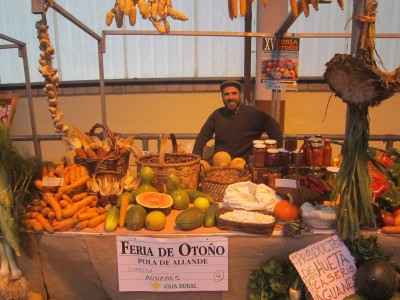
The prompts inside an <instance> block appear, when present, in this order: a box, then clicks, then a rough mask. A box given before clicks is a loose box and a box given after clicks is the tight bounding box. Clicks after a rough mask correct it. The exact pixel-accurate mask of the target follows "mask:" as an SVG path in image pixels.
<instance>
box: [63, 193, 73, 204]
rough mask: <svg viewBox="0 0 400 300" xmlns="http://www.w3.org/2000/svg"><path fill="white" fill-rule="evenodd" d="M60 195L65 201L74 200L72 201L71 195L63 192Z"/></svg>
mask: <svg viewBox="0 0 400 300" xmlns="http://www.w3.org/2000/svg"><path fill="white" fill-rule="evenodd" d="M61 197H62V199H63V200H66V201H68V202H69V203H72V202H74V201H72V199H71V197H70V196H68V195H67V194H63V195H62V196H61Z"/></svg>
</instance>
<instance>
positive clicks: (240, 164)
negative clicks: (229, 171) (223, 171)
mask: <svg viewBox="0 0 400 300" xmlns="http://www.w3.org/2000/svg"><path fill="white" fill-rule="evenodd" d="M230 165H231V167H234V168H240V169H244V167H245V166H246V160H244V159H243V158H241V157H235V158H234V159H232V161H231V164H230Z"/></svg>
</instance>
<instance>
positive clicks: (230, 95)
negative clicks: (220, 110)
mask: <svg viewBox="0 0 400 300" xmlns="http://www.w3.org/2000/svg"><path fill="white" fill-rule="evenodd" d="M222 100H223V101H224V104H225V106H226V108H227V109H229V110H236V109H237V108H238V107H239V106H240V92H239V90H238V89H237V88H236V87H234V86H227V87H226V88H224V90H223V91H222Z"/></svg>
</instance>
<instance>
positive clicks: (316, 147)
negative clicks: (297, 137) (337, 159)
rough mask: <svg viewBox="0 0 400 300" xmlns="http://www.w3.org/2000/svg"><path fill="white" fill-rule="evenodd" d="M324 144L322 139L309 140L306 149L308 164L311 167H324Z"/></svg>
mask: <svg viewBox="0 0 400 300" xmlns="http://www.w3.org/2000/svg"><path fill="white" fill-rule="evenodd" d="M323 146H324V145H323V143H322V139H321V138H309V139H308V147H306V162H307V165H308V166H309V167H322V166H323Z"/></svg>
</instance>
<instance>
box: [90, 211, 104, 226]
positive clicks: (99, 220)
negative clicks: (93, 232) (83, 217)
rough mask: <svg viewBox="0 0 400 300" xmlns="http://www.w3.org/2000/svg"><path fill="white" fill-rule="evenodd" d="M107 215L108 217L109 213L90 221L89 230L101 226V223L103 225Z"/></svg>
mask: <svg viewBox="0 0 400 300" xmlns="http://www.w3.org/2000/svg"><path fill="white" fill-rule="evenodd" d="M106 215H107V213H104V214H101V215H98V216H97V217H94V218H92V219H90V220H89V222H88V224H87V227H88V228H94V227H97V226H98V225H100V224H101V223H103V222H104V221H105V219H106Z"/></svg>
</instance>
